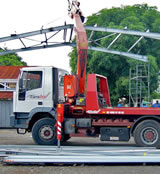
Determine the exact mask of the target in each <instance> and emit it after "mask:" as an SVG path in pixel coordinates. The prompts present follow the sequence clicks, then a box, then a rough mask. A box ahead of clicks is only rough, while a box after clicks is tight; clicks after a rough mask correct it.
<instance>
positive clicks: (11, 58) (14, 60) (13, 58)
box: [0, 49, 27, 66]
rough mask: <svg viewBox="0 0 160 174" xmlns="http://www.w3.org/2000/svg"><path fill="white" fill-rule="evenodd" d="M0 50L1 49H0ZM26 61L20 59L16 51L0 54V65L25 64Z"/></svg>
mask: <svg viewBox="0 0 160 174" xmlns="http://www.w3.org/2000/svg"><path fill="white" fill-rule="evenodd" d="M0 51H2V49H0ZM26 65H27V63H26V62H23V61H22V58H21V57H20V56H18V55H17V54H16V53H11V54H6V55H3V56H0V66H26Z"/></svg>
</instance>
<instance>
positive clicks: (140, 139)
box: [134, 120, 160, 147]
mask: <svg viewBox="0 0 160 174" xmlns="http://www.w3.org/2000/svg"><path fill="white" fill-rule="evenodd" d="M134 140H135V142H136V144H137V145H138V146H142V147H144V146H148V147H157V146H160V124H159V123H158V122H157V121H155V120H144V121H143V122H141V123H140V124H138V125H137V126H136V128H135V130H134Z"/></svg>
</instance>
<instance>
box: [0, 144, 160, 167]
mask: <svg viewBox="0 0 160 174" xmlns="http://www.w3.org/2000/svg"><path fill="white" fill-rule="evenodd" d="M0 156H1V157H3V160H2V161H3V162H4V163H7V164H21V163H27V164H35V163H36V164H41V163H52V164H58V163H63V164H75V163H78V164H79V163H82V164H85V163H87V164H89V163H90V164H94V163H96V164H104V163H106V164H109V163H119V164H122V163H124V164H126V163H160V150H159V149H156V148H142V147H141V148H140V147H131V146H107V147H106V146H92V147H90V146H85V147H84V146H80V147H79V146H63V147H61V149H57V147H52V146H27V145H26V146H0Z"/></svg>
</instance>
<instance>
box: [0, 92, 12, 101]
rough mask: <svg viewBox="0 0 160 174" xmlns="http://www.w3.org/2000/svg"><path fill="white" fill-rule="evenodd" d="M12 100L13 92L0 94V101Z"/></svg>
mask: <svg viewBox="0 0 160 174" xmlns="http://www.w3.org/2000/svg"><path fill="white" fill-rule="evenodd" d="M12 98H13V92H0V100H9V99H12Z"/></svg>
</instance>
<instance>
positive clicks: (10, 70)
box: [0, 66, 24, 100]
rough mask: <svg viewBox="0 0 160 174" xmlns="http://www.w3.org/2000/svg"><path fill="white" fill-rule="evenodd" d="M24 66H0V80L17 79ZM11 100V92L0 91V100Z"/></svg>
mask: <svg viewBox="0 0 160 174" xmlns="http://www.w3.org/2000/svg"><path fill="white" fill-rule="evenodd" d="M23 67H24V66H0V79H17V78H18V75H19V72H20V68H23ZM10 99H13V92H12V91H0V100H10Z"/></svg>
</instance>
